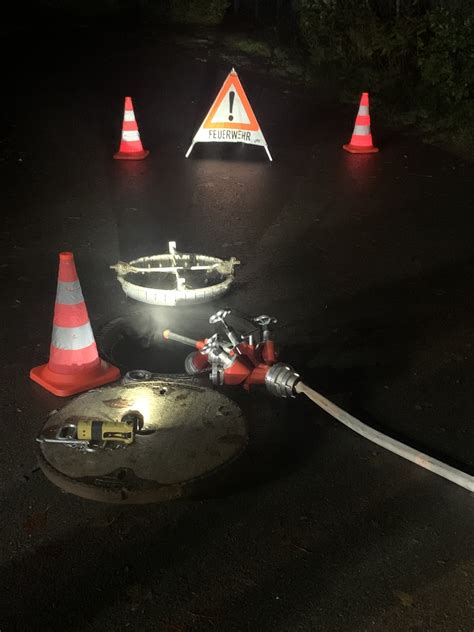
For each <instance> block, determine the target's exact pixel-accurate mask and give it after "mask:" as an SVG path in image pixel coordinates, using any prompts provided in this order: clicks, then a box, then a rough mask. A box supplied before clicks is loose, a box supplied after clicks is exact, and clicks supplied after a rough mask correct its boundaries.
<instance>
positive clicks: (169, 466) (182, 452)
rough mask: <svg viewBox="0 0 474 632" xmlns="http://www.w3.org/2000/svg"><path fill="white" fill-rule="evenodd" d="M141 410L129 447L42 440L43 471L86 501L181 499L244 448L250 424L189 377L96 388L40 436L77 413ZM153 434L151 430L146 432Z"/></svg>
mask: <svg viewBox="0 0 474 632" xmlns="http://www.w3.org/2000/svg"><path fill="white" fill-rule="evenodd" d="M131 410H136V411H139V412H140V413H141V414H142V415H143V418H144V428H143V430H144V431H145V432H143V431H142V433H141V434H139V435H137V436H136V437H135V441H134V443H133V444H131V445H129V446H126V447H120V448H116V449H113V448H111V447H106V448H97V449H95V450H94V451H93V452H82V451H80V450H77V449H73V448H71V447H69V446H66V445H61V444H57V443H40V444H38V445H39V462H40V466H41V468H42V470H43V472H44V473H45V474H46V476H47V477H48V478H49V479H50V480H51V481H52V482H53V483H55V484H56V485H58V486H59V487H61V488H62V489H64V490H65V491H67V492H70V493H73V494H77V495H78V496H82V497H84V498H88V499H91V500H99V501H104V502H114V503H146V502H157V501H160V500H169V499H172V498H177V497H182V496H185V495H187V494H188V493H189V490H190V489H191V488H192V487H193V484H194V483H195V482H197V481H199V480H202V478H203V477H208V476H209V475H211V474H212V473H214V472H216V471H217V470H219V469H220V468H222V467H224V466H225V465H226V464H229V463H230V462H232V461H233V460H234V459H235V458H236V457H237V456H238V455H239V454H240V453H241V452H242V451H243V450H244V449H245V447H246V445H247V441H248V432H247V421H246V419H245V416H244V414H243V412H242V410H241V409H240V407H239V406H238V405H237V404H236V403H235V402H233V401H232V400H231V399H229V398H228V397H226V396H225V395H223V394H222V393H220V392H218V391H216V390H213V389H211V388H208V387H206V386H201V385H199V384H197V383H195V382H193V381H192V380H190V379H189V378H186V377H182V378H180V377H166V378H165V377H162V378H160V379H155V378H153V379H152V380H150V381H144V382H135V383H130V384H120V385H113V386H107V387H103V388H99V389H96V390H93V391H89V392H88V393H85V394H84V395H81V396H79V397H76V398H75V399H73V400H72V401H70V402H69V403H68V404H66V405H65V406H64V407H63V408H62V409H61V410H59V411H56V412H54V413H52V414H51V415H50V416H49V418H48V420H47V421H46V423H45V425H44V427H43V429H42V431H41V433H40V434H43V435H51V434H52V433H53V434H54V432H55V429H58V428H60V427H61V426H62V425H63V424H65V423H70V422H71V421H72V422H74V420H77V419H78V418H84V417H86V418H94V419H96V420H104V421H119V420H120V419H121V418H122V417H123V415H124V414H126V413H127V412H128V411H131ZM147 431H150V432H147Z"/></svg>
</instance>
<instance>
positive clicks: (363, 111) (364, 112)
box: [358, 105, 369, 116]
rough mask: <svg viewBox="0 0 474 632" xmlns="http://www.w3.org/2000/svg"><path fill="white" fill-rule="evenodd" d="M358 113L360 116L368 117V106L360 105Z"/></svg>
mask: <svg viewBox="0 0 474 632" xmlns="http://www.w3.org/2000/svg"><path fill="white" fill-rule="evenodd" d="M358 113H359V114H360V115H361V116H368V115H369V106H368V105H360V106H359V112H358Z"/></svg>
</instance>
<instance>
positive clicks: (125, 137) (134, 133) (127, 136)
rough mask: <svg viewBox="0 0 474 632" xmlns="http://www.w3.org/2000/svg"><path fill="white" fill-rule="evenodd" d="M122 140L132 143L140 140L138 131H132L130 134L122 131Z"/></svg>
mask: <svg viewBox="0 0 474 632" xmlns="http://www.w3.org/2000/svg"><path fill="white" fill-rule="evenodd" d="M122 138H123V140H127V141H129V142H131V141H134V140H140V134H139V133H138V130H133V131H132V132H130V131H123V132H122Z"/></svg>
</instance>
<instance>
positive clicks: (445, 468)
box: [295, 382, 474, 492]
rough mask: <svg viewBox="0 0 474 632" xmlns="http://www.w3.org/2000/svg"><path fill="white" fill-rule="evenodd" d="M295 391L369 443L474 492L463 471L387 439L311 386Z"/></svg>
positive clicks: (473, 478) (471, 480) (300, 384)
mask: <svg viewBox="0 0 474 632" xmlns="http://www.w3.org/2000/svg"><path fill="white" fill-rule="evenodd" d="M295 391H296V392H297V393H304V394H305V395H306V397H309V399H310V400H311V401H313V402H314V403H315V404H317V405H318V406H320V407H321V408H322V409H323V410H325V411H326V412H327V413H329V414H330V415H331V416H332V417H334V418H335V419H337V420H338V421H340V422H341V423H343V424H344V425H345V426H347V427H348V428H350V429H351V430H354V432H357V434H360V435H362V436H363V437H365V438H366V439H368V440H369V441H372V442H373V443H376V444H377V445H379V446H381V447H382V448H385V449H386V450H389V451H390V452H393V453H394V454H398V456H401V457H402V458H404V459H407V460H408V461H411V462H412V463H416V465H420V466H421V467H424V468H425V469H427V470H429V471H430V472H433V473H434V474H438V476H442V477H443V478H446V479H448V481H451V482H453V483H456V485H460V486H461V487H464V488H465V489H467V490H469V491H470V492H474V476H469V474H466V472H462V471H461V470H457V469H456V468H454V467H451V466H450V465H447V464H446V463H442V462H441V461H438V460H437V459H434V458H433V457H431V456H428V455H427V454H423V452H418V450H415V449H414V448H410V447H409V446H407V445H405V444H403V443H400V441H396V440H395V439H392V438H391V437H387V435H384V434H382V433H381V432H378V431H377V430H374V429H373V428H371V427H370V426H367V425H366V424H364V423H362V422H361V421H359V420H358V419H356V418H355V417H353V416H352V415H350V414H349V413H347V412H346V411H345V410H342V408H339V406H336V404H333V402H331V401H330V400H329V399H326V397H324V396H323V395H321V394H320V393H318V392H317V391H314V390H313V389H312V388H310V387H309V386H306V384H304V383H303V382H298V383H297V384H296V386H295Z"/></svg>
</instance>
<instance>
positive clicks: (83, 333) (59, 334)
mask: <svg viewBox="0 0 474 632" xmlns="http://www.w3.org/2000/svg"><path fill="white" fill-rule="evenodd" d="M93 342H94V334H93V333H92V328H91V324H90V323H86V324H85V325H81V326H80V327H59V326H58V325H54V327H53V335H52V338H51V344H52V345H53V346H54V347H56V348H57V349H66V350H67V351H78V350H79V349H84V348H85V347H88V346H89V345H91V344H92V343H93Z"/></svg>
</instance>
